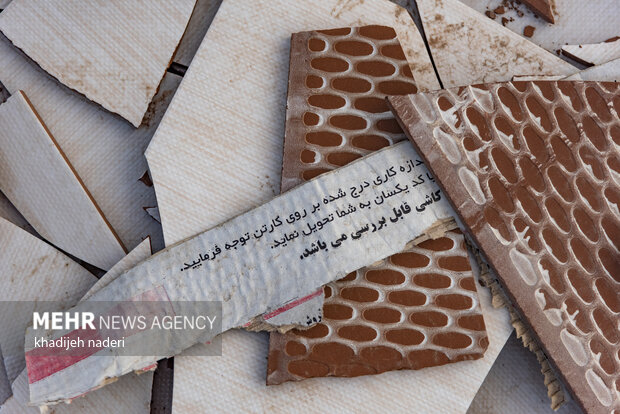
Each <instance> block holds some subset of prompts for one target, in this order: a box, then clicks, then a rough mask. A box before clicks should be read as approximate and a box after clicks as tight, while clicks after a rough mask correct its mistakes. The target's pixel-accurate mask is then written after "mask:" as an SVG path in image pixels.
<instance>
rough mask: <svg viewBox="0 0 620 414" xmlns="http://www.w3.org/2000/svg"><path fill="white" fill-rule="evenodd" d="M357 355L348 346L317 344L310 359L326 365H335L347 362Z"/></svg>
mask: <svg viewBox="0 0 620 414" xmlns="http://www.w3.org/2000/svg"><path fill="white" fill-rule="evenodd" d="M354 354H355V353H354V352H353V349H351V347H349V346H348V345H345V344H341V343H339V342H325V343H319V344H315V345H314V346H313V347H312V351H311V352H310V358H312V359H314V360H315V361H319V362H324V363H326V364H335V363H338V362H339V361H346V360H347V359H349V358H351V357H352V356H353V355H354Z"/></svg>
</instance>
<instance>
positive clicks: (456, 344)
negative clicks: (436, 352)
mask: <svg viewBox="0 0 620 414" xmlns="http://www.w3.org/2000/svg"><path fill="white" fill-rule="evenodd" d="M433 343H434V344H435V345H438V346H443V347H445V348H452V349H462V348H467V347H468V346H470V345H471V344H472V343H473V341H472V340H471V338H470V337H469V336H467V335H465V334H462V333H459V332H446V333H437V334H435V335H434V336H433Z"/></svg>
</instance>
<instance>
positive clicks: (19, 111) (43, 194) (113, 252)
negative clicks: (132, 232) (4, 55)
mask: <svg viewBox="0 0 620 414" xmlns="http://www.w3.org/2000/svg"><path fill="white" fill-rule="evenodd" d="M0 125H2V128H1V129H0V142H1V147H2V150H1V151H0V188H1V189H2V192H3V193H4V194H5V195H6V196H7V197H8V198H9V200H11V202H12V203H13V204H14V205H15V206H16V207H17V209H18V210H19V211H21V212H22V214H23V215H24V217H25V218H26V219H27V220H28V222H29V223H30V224H31V225H32V226H33V227H34V229H35V230H36V231H37V233H39V234H40V235H41V236H42V237H43V238H45V239H46V240H48V241H50V242H51V243H53V244H54V245H56V246H57V247H59V248H61V249H63V250H64V251H66V252H68V253H70V254H72V255H74V256H76V257H78V258H80V259H82V260H84V261H86V262H88V263H90V264H92V265H94V266H97V267H98V268H100V269H109V268H110V267H112V266H113V265H114V263H116V262H118V261H119V260H120V259H121V258H122V257H123V256H124V255H125V252H124V247H123V246H122V244H121V242H120V240H119V239H118V237H117V236H116V234H115V233H114V230H113V229H112V228H111V227H110V225H109V224H108V222H107V220H106V219H105V217H104V216H103V215H102V213H101V210H100V209H99V207H98V206H97V205H96V204H95V202H94V201H93V199H92V197H91V195H90V193H89V192H88V190H87V189H86V188H85V187H84V184H83V183H82V181H81V179H80V178H79V177H78V176H77V175H76V174H75V171H74V169H73V167H72V166H71V164H69V163H68V161H67V158H66V156H65V155H64V154H63V153H62V151H61V150H60V148H59V147H58V144H57V143H56V141H55V140H54V138H53V137H52V136H51V135H50V134H49V132H48V130H47V128H46V127H45V125H44V124H43V122H42V120H41V119H40V118H39V116H38V114H37V113H36V112H35V111H34V108H33V107H32V105H31V104H30V102H29V101H28V100H27V98H26V95H24V93H23V92H21V91H20V92H18V93H17V94H15V95H13V96H12V97H11V98H9V100H8V101H7V102H5V103H4V104H2V105H1V106H0Z"/></svg>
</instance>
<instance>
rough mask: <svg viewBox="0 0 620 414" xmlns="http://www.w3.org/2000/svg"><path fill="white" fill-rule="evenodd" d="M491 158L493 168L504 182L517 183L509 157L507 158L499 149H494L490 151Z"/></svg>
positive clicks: (515, 173)
mask: <svg viewBox="0 0 620 414" xmlns="http://www.w3.org/2000/svg"><path fill="white" fill-rule="evenodd" d="M491 156H492V157H493V161H494V162H495V166H496V167H497V169H498V170H499V172H500V173H501V174H502V176H503V177H504V178H505V179H506V181H508V182H509V183H512V184H515V183H516V182H517V170H516V169H515V165H514V163H513V162H512V160H511V157H509V156H508V155H507V154H506V153H505V152H504V151H502V150H501V149H500V148H499V147H495V148H493V149H492V150H491Z"/></svg>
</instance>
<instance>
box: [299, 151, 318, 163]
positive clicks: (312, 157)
mask: <svg viewBox="0 0 620 414" xmlns="http://www.w3.org/2000/svg"><path fill="white" fill-rule="evenodd" d="M300 158H301V162H303V163H304V164H313V163H315V162H316V160H317V153H316V152H314V151H310V150H303V151H302V152H301V155H300Z"/></svg>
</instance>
